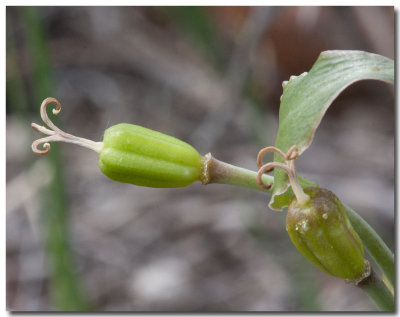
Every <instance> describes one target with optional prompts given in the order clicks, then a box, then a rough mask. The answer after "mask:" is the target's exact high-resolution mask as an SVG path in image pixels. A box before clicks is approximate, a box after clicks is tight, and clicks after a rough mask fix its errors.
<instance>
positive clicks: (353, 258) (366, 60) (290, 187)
mask: <svg viewBox="0 0 400 317" xmlns="http://www.w3.org/2000/svg"><path fill="white" fill-rule="evenodd" d="M364 79H375V80H382V81H386V82H393V81H394V63H393V61H392V60H390V59H387V58H385V57H382V56H379V55H375V54H370V53H366V52H360V51H327V52H323V53H322V54H321V55H320V57H319V58H318V60H317V62H316V63H315V64H314V66H313V67H312V69H311V70H310V72H309V73H303V74H302V75H300V76H298V77H295V76H292V77H291V78H290V80H289V81H288V82H285V83H284V85H283V86H284V89H283V95H282V97H281V107H280V114H279V130H278V134H277V138H276V142H275V147H268V148H265V149H263V150H261V151H260V153H259V156H258V158H257V164H258V166H259V168H260V169H259V171H258V173H256V172H252V171H249V170H246V169H243V168H240V167H236V166H233V165H230V164H227V163H225V162H221V161H219V160H217V159H215V158H214V157H212V156H211V154H207V155H205V156H204V157H201V156H200V155H199V154H198V153H197V151H196V150H195V149H193V148H192V147H191V146H190V145H188V144H186V143H184V142H181V141H179V140H176V139H175V138H172V137H169V136H165V135H163V134H160V133H159V132H155V131H151V130H148V129H145V128H141V127H137V126H134V125H129V124H122V125H116V126H113V127H111V128H109V129H108V130H107V131H106V133H105V136H104V140H103V142H94V141H91V140H87V139H83V138H78V137H75V136H72V135H70V134H67V133H65V132H63V131H61V130H60V129H58V128H57V127H56V126H55V125H54V124H53V123H52V122H51V121H50V120H49V118H48V116H47V112H46V105H47V104H48V103H50V102H53V103H55V104H56V108H55V109H54V110H53V113H54V114H58V113H59V111H60V110H61V107H60V104H59V102H58V101H57V100H55V99H54V98H48V99H46V100H45V101H44V102H43V103H42V106H41V116H42V119H43V121H44V122H45V123H46V124H47V125H48V126H49V127H50V128H51V130H49V129H47V128H45V127H43V126H39V125H37V124H34V123H33V124H32V127H33V128H34V129H35V130H37V131H39V132H43V133H45V134H47V135H49V136H48V137H45V138H42V139H40V140H37V141H35V142H33V144H32V149H33V151H34V152H36V153H38V154H46V153H48V152H49V150H50V144H49V143H48V142H51V141H64V142H70V143H75V144H78V145H81V146H84V147H87V148H89V149H92V150H94V151H96V152H98V153H99V167H100V169H101V170H102V171H103V172H104V173H105V174H106V175H107V176H109V177H110V178H112V179H114V180H117V181H122V182H129V183H133V184H138V185H144V186H153V187H179V186H186V185H188V184H190V183H192V182H193V181H196V180H200V181H201V182H202V183H203V184H204V185H206V184H210V183H221V184H230V185H236V186H242V187H247V188H251V189H255V190H262V191H265V192H269V193H271V200H270V203H269V206H270V207H271V208H272V209H278V210H281V209H283V208H285V207H289V210H288V215H287V226H288V232H289V235H290V236H291V238H292V240H293V242H294V244H295V245H296V246H297V247H298V249H299V250H300V251H301V252H302V253H303V254H304V255H305V256H306V257H307V258H308V259H309V260H310V261H311V262H312V263H313V264H315V265H316V266H317V267H319V268H320V269H321V270H323V271H325V272H327V273H329V274H332V275H334V276H337V277H340V278H344V279H346V281H347V282H348V283H351V284H353V285H355V286H357V287H360V288H361V289H363V290H364V291H365V292H366V293H367V294H368V295H369V296H370V298H371V299H372V300H373V301H374V302H375V303H376V304H377V306H378V307H379V308H380V309H381V310H386V311H392V310H393V309H394V299H393V294H392V293H391V291H390V289H389V288H390V286H392V287H393V284H394V259H393V258H394V257H393V253H392V252H391V251H390V250H389V248H388V247H387V246H386V245H385V244H384V242H383V241H382V239H380V237H379V236H378V235H377V234H376V232H375V231H374V230H373V229H372V228H371V227H370V226H369V225H368V224H367V223H366V222H365V221H364V220H362V218H361V217H360V216H359V215H358V214H357V213H356V212H355V211H354V210H352V209H351V208H349V207H347V206H346V205H344V204H342V203H341V202H340V201H339V199H338V198H337V197H336V196H335V195H334V194H333V193H331V192H330V191H327V190H323V189H319V188H318V186H317V184H315V183H314V182H312V181H309V180H306V179H304V178H302V177H300V176H299V175H297V174H296V170H295V161H296V159H298V158H299V157H300V156H301V154H302V153H304V151H305V150H306V149H307V148H308V147H309V146H310V144H311V142H312V140H313V137H314V134H315V131H316V129H317V127H318V125H319V123H320V122H321V120H322V117H323V115H324V114H325V112H326V110H327V108H328V107H329V106H330V104H331V103H332V101H333V100H334V99H335V98H336V97H337V96H338V94H339V93H340V92H341V91H342V90H343V89H345V88H346V87H347V86H349V85H350V84H351V83H353V82H355V81H358V80H364ZM40 144H43V146H44V150H40V149H38V145H40ZM271 151H272V152H275V155H274V162H270V163H267V164H264V165H263V163H262V157H263V155H264V154H265V153H267V152H271ZM285 153H286V154H285ZM149 162H153V163H149ZM276 167H278V168H279V169H278V170H276V171H275V173H274V177H272V176H269V175H266V173H269V172H270V171H272V170H273V169H274V168H276ZM304 214H306V216H304ZM327 219H329V221H328V220H327ZM304 220H307V222H306V223H305V222H304ZM349 221H350V222H349ZM300 222H301V223H300ZM350 223H351V224H350ZM299 225H302V226H303V228H302V229H303V231H304V233H305V234H303V235H297V233H296V231H297V230H296V226H297V228H298V226H299ZM306 229H308V230H306ZM318 235H322V239H321V240H320V241H319V240H318V239H319V238H318ZM361 242H362V245H363V246H364V247H365V249H366V250H367V251H368V252H369V253H370V255H371V257H372V259H373V260H374V261H375V262H376V264H377V265H378V266H379V267H380V269H381V270H382V272H383V274H384V279H386V280H387V281H388V282H387V283H388V285H385V283H384V282H383V280H382V279H380V278H378V277H377V275H376V273H375V271H374V269H373V267H372V266H371V265H370V264H369V262H367V261H364V251H363V247H362V245H361ZM329 249H332V250H329Z"/></svg>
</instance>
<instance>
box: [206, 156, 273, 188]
mask: <svg viewBox="0 0 400 317" xmlns="http://www.w3.org/2000/svg"><path fill="white" fill-rule="evenodd" d="M256 176H257V173H256V172H253V171H250V170H248V169H245V168H241V167H237V166H235V165H231V164H228V163H225V162H222V161H220V160H217V159H216V158H214V157H213V156H212V155H211V154H210V153H209V154H206V155H205V156H204V158H203V168H202V173H201V182H202V183H203V185H207V184H212V183H217V184H227V185H233V186H240V187H246V188H250V189H254V190H260V191H263V192H267V193H268V192H271V190H266V189H264V188H261V187H260V185H258V183H257V180H256ZM262 180H263V182H264V184H265V185H267V186H269V185H272V184H273V181H274V178H273V177H272V176H269V175H263V178H262ZM271 187H272V186H271Z"/></svg>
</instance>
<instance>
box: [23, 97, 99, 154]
mask: <svg viewBox="0 0 400 317" xmlns="http://www.w3.org/2000/svg"><path fill="white" fill-rule="evenodd" d="M50 103H54V104H55V105H56V107H55V108H54V109H53V114H54V115H58V114H59V113H60V111H61V104H60V102H59V101H58V100H57V99H56V98H53V97H48V98H46V99H45V100H43V102H42V104H41V106H40V116H41V118H42V120H43V122H44V123H45V124H46V125H47V126H48V127H49V128H50V129H48V128H46V127H44V126H41V125H38V124H36V123H32V124H31V126H32V129H33V130H35V131H37V132H41V133H44V134H46V135H48V137H44V138H41V139H38V140H36V141H34V142H33V143H32V151H33V152H35V153H36V154H40V155H45V154H47V153H49V151H50V143H49V142H67V143H74V144H77V145H80V146H83V147H86V148H88V149H91V150H93V151H96V152H100V151H101V149H102V147H103V142H94V141H92V140H88V139H84V138H79V137H76V136H74V135H72V134H69V133H66V132H64V131H62V130H61V129H59V128H57V127H56V126H55V125H54V123H53V122H52V121H51V120H50V119H49V117H48V116H47V111H46V107H47V105H48V104H50ZM41 144H43V148H44V150H40V149H39V148H38V146H39V145H41Z"/></svg>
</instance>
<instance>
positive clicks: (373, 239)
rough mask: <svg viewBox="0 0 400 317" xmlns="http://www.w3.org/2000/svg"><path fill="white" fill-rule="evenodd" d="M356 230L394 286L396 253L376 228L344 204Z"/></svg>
mask: <svg viewBox="0 0 400 317" xmlns="http://www.w3.org/2000/svg"><path fill="white" fill-rule="evenodd" d="M344 206H345V208H346V212H347V216H348V217H349V219H350V222H351V224H352V225H353V228H354V230H355V231H356V232H357V233H358V235H359V236H360V238H361V240H362V242H363V245H364V247H365V248H366V249H367V251H368V253H369V254H370V255H371V257H372V258H373V259H374V261H375V262H376V263H377V264H378V266H379V267H380V268H381V270H382V272H383V274H385V276H386V278H387V279H388V281H389V282H390V283H391V285H392V286H394V280H395V277H394V255H393V253H392V251H390V249H389V248H388V246H387V245H386V244H385V242H383V240H382V239H381V237H380V236H379V235H378V234H377V233H376V232H375V230H374V229H372V227H371V226H370V225H369V224H368V223H367V222H366V221H365V220H364V219H363V218H361V216H360V215H359V214H357V213H356V212H355V211H354V210H353V209H351V208H350V207H348V206H346V205H344Z"/></svg>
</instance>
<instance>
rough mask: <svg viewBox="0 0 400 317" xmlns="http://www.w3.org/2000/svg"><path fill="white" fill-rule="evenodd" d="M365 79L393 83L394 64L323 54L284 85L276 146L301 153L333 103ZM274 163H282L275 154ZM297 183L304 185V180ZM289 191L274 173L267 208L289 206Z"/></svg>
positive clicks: (372, 57) (361, 55)
mask: <svg viewBox="0 0 400 317" xmlns="http://www.w3.org/2000/svg"><path fill="white" fill-rule="evenodd" d="M364 79H375V80H382V81H386V82H389V83H393V81H394V61H393V60H391V59H388V58H386V57H383V56H380V55H376V54H371V53H367V52H362V51H325V52H322V53H321V54H320V56H319V58H318V60H317V61H316V63H315V64H314V65H313V67H312V68H311V70H310V72H309V73H303V74H301V75H300V76H297V77H296V76H292V77H291V78H290V80H289V81H288V82H286V83H285V82H284V84H283V94H282V97H281V105H280V111H279V129H278V134H277V137H276V141H275V146H276V147H277V148H279V149H281V150H282V151H283V152H286V151H287V150H288V149H289V148H290V147H291V146H292V145H296V146H297V148H298V149H299V153H300V154H301V153H303V152H304V151H305V150H306V149H307V148H308V147H309V146H310V144H311V142H312V140H313V138H314V134H315V130H316V129H317V127H318V125H319V123H320V122H321V120H322V117H323V116H324V114H325V112H326V110H327V109H328V107H329V106H330V105H331V103H332V102H333V100H334V99H335V98H336V97H337V96H338V95H339V94H340V93H341V92H342V91H343V90H344V89H345V88H346V87H348V86H349V85H350V84H352V83H354V82H356V81H359V80H364ZM274 160H275V161H276V162H283V160H282V158H281V157H279V156H278V155H276V154H275V156H274ZM300 182H301V183H302V182H303V183H304V179H303V180H302V181H300ZM304 185H307V184H302V186H304ZM288 188H289V181H288V177H287V175H286V173H285V172H284V171H282V170H280V169H276V170H275V174H274V187H273V189H272V196H271V201H270V203H269V206H270V208H272V209H277V210H279V209H282V208H283V207H286V206H288V204H289V202H290V199H291V197H292V196H293V193H292V191H291V190H290V191H288Z"/></svg>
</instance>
